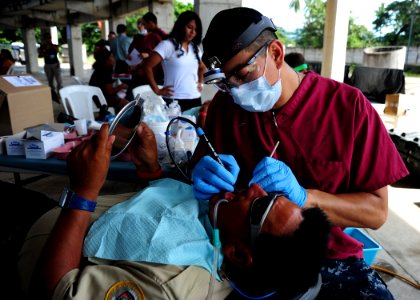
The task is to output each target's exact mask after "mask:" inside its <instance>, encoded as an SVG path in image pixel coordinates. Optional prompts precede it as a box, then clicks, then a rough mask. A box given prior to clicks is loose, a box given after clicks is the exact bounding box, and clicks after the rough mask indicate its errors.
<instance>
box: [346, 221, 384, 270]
mask: <svg viewBox="0 0 420 300" xmlns="http://www.w3.org/2000/svg"><path fill="white" fill-rule="evenodd" d="M344 232H345V233H347V234H348V235H349V236H351V237H352V238H354V239H356V240H358V241H359V242H361V243H363V258H364V260H365V262H366V264H368V265H371V264H372V263H373V261H374V260H375V257H376V254H378V252H379V250H381V249H382V247H381V246H380V245H379V244H378V243H377V242H376V241H375V240H374V239H372V238H371V237H370V236H369V235H367V234H366V233H365V232H364V231H363V230H361V229H359V228H353V227H349V228H346V229H345V230H344Z"/></svg>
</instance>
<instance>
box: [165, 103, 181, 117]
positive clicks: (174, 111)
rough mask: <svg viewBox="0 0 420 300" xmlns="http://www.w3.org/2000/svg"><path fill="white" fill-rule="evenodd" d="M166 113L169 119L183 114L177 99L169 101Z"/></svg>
mask: <svg viewBox="0 0 420 300" xmlns="http://www.w3.org/2000/svg"><path fill="white" fill-rule="evenodd" d="M166 115H167V116H168V119H169V120H171V119H173V118H175V117H179V116H180V115H181V106H179V104H178V101H177V100H173V101H172V102H171V103H169V105H168V108H167V109H166Z"/></svg>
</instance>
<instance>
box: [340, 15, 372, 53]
mask: <svg viewBox="0 0 420 300" xmlns="http://www.w3.org/2000/svg"><path fill="white" fill-rule="evenodd" d="M376 44H377V42H376V39H375V35H374V34H373V33H372V32H370V31H369V30H368V29H367V28H366V27H365V26H363V25H357V24H355V23H354V18H353V17H352V16H350V20H349V33H348V37H347V48H366V47H370V46H374V45H376Z"/></svg>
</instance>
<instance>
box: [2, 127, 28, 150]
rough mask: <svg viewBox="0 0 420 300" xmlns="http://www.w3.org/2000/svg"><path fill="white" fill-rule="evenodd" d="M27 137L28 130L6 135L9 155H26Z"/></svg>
mask: <svg viewBox="0 0 420 300" xmlns="http://www.w3.org/2000/svg"><path fill="white" fill-rule="evenodd" d="M25 137H26V131H22V132H19V133H16V134H14V135H9V136H4V137H2V139H4V143H5V145H6V153H7V155H22V156H23V155H25V148H24V145H23V141H24V140H25Z"/></svg>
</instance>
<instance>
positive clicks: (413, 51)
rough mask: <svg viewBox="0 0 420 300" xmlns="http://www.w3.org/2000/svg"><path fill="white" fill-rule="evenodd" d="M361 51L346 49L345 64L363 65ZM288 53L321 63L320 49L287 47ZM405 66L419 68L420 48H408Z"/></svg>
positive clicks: (360, 49)
mask: <svg viewBox="0 0 420 300" xmlns="http://www.w3.org/2000/svg"><path fill="white" fill-rule="evenodd" d="M363 50H364V49H363V48H359V49H347V53H346V64H353V63H354V64H357V65H363ZM290 52H300V53H302V54H303V56H305V59H306V61H308V62H322V49H314V48H307V49H305V48H294V47H287V48H286V54H287V53H290ZM406 65H410V66H420V47H410V48H409V50H408V56H407V62H406Z"/></svg>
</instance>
